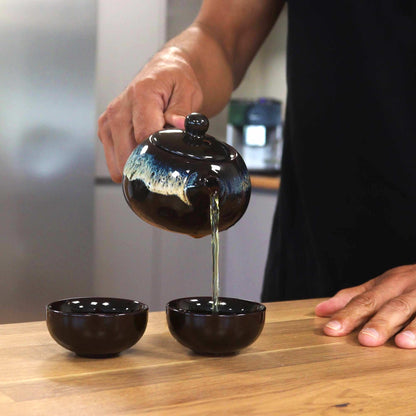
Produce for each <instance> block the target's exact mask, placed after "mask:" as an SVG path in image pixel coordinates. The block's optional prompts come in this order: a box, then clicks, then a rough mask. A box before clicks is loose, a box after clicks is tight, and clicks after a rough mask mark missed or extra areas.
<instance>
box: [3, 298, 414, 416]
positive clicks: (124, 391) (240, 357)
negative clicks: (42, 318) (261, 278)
mask: <svg viewBox="0 0 416 416" xmlns="http://www.w3.org/2000/svg"><path fill="white" fill-rule="evenodd" d="M317 302H318V300H313V299H312V300H304V301H293V302H280V303H269V304H266V306H267V315H266V325H265V328H264V331H263V333H262V335H261V336H260V338H259V339H258V340H257V341H256V342H255V343H254V344H253V345H252V346H250V347H249V348H247V349H246V350H244V351H242V352H241V353H239V354H237V355H233V356H228V357H203V356H198V355H195V354H193V353H192V352H190V351H188V350H187V349H185V348H184V347H182V346H181V345H180V344H178V343H177V342H176V341H175V340H174V339H173V338H172V336H171V335H170V334H169V332H168V329H167V325H166V321H165V314H164V312H152V313H151V314H150V316H149V324H148V327H147V330H146V333H145V334H144V336H143V338H142V339H141V340H140V341H139V342H138V343H137V344H136V345H135V346H134V347H133V348H131V349H130V350H128V351H126V352H124V353H122V354H121V355H120V356H119V357H116V358H109V359H87V358H79V357H77V356H75V355H74V354H72V353H70V352H69V351H66V350H65V349H63V348H62V347H60V346H59V345H57V344H56V343H55V342H54V341H53V340H52V338H51V337H50V335H49V333H48V332H47V329H46V324H45V322H32V323H22V324H9V325H1V326H0V360H1V367H0V368H1V372H0V415H5V416H14V415H16V416H17V415H18V416H25V415H30V416H32V415H33V416H36V415H39V416H45V415H49V414H51V415H52V414H53V415H76V416H81V415H82V416H83V415H142V414H145V415H147V414H149V415H170V416H171V415H175V416H176V415H178V416H187V415H248V416H250V415H344V414H350V415H377V416H380V415H412V416H413V415H415V414H416V401H415V396H416V385H415V374H416V351H409V350H400V349H398V348H396V347H395V346H394V345H393V344H392V343H389V344H387V345H385V346H383V347H377V348H366V347H362V346H360V345H359V344H358V343H357V339H356V334H351V335H350V336H347V337H342V338H330V337H327V336H324V335H323V334H322V331H321V327H322V324H323V323H324V322H325V319H322V318H317V317H315V316H314V313H313V308H314V306H315V304H316V303H317Z"/></svg>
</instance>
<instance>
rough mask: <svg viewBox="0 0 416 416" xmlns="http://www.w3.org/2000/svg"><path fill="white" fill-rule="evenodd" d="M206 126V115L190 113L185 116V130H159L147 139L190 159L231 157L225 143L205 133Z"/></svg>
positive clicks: (220, 159)
mask: <svg viewBox="0 0 416 416" xmlns="http://www.w3.org/2000/svg"><path fill="white" fill-rule="evenodd" d="M208 126H209V121H208V119H207V117H205V116H204V115H203V114H199V113H191V114H188V115H187V116H186V118H185V131H184V130H179V129H166V130H159V131H158V132H156V133H154V134H152V135H151V136H150V137H149V141H150V143H152V144H154V145H155V146H157V147H159V148H160V149H163V150H165V151H167V152H170V153H174V154H176V155H179V156H184V157H190V158H192V159H199V160H206V161H215V162H220V161H224V160H228V159H230V158H232V155H231V153H230V150H229V147H228V146H226V145H225V143H223V142H220V141H219V140H216V139H215V138H214V137H212V136H210V135H208V134H205V133H206V131H207V130H208Z"/></svg>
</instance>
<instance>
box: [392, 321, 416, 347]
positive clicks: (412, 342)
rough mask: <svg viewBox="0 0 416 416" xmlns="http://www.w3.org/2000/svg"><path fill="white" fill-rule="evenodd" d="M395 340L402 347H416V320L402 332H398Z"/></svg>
mask: <svg viewBox="0 0 416 416" xmlns="http://www.w3.org/2000/svg"><path fill="white" fill-rule="evenodd" d="M394 342H395V343H396V345H397V346H398V347H400V348H406V349H413V348H416V320H413V321H412V323H411V324H410V325H407V326H406V327H405V328H404V329H403V331H402V332H400V333H398V334H397V335H396V336H395V338H394Z"/></svg>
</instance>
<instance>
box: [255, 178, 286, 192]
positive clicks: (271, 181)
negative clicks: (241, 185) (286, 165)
mask: <svg viewBox="0 0 416 416" xmlns="http://www.w3.org/2000/svg"><path fill="white" fill-rule="evenodd" d="M250 180H251V186H252V187H253V188H257V189H268V190H278V189H279V188H280V176H266V175H251V176H250Z"/></svg>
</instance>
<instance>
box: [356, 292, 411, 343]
mask: <svg viewBox="0 0 416 416" xmlns="http://www.w3.org/2000/svg"><path fill="white" fill-rule="evenodd" d="M415 310H416V296H415V293H409V294H405V295H401V296H397V297H396V298H394V299H392V300H390V301H389V302H387V303H386V304H385V305H383V306H382V308H381V309H380V310H379V311H378V312H377V314H376V315H375V316H374V317H373V318H371V319H370V320H369V321H368V322H367V323H366V324H365V325H364V328H363V329H362V330H361V331H360V333H359V334H358V341H359V342H360V344H362V345H366V346H368V347H375V346H378V345H382V344H384V343H385V342H386V341H387V340H388V339H390V338H391V337H393V336H394V334H396V333H397V332H398V331H399V330H400V329H401V328H402V327H403V325H404V324H405V323H406V322H408V321H409V319H410V318H411V317H412V316H413V314H414V312H415ZM408 330H409V331H410V332H411V333H413V332H412V330H411V329H409V328H408ZM409 335H410V334H404V336H403V335H402V336H399V337H398V342H399V343H400V342H402V344H403V345H405V343H406V341H410V340H409ZM408 344H409V343H407V345H408ZM415 346H416V345H415Z"/></svg>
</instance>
